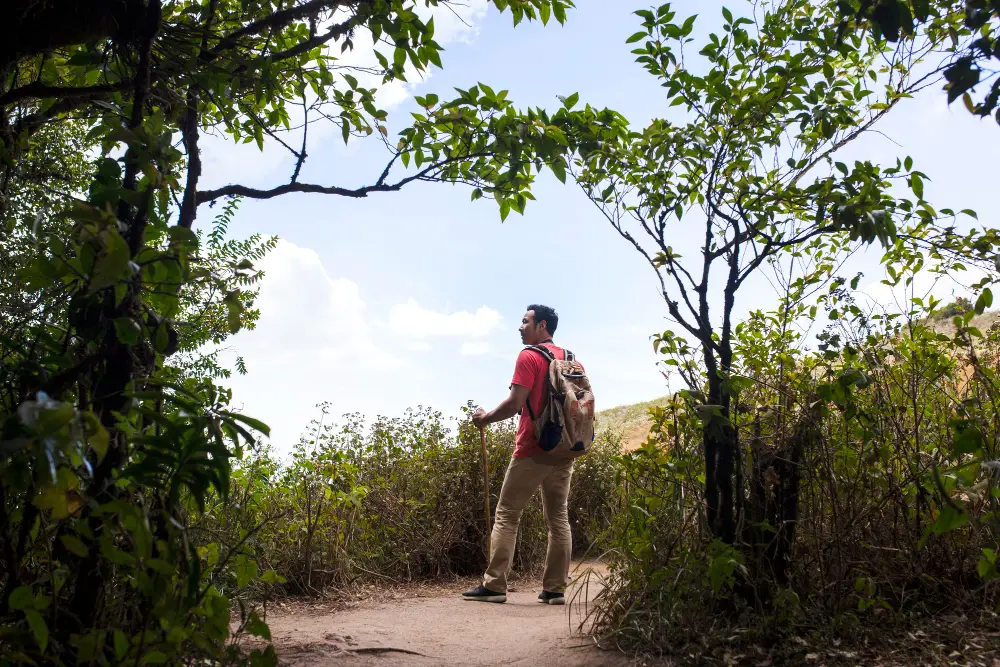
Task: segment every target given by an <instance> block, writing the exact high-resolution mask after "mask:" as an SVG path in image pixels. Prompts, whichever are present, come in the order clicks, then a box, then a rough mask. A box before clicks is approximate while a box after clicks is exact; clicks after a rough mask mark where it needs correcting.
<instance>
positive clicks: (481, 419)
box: [472, 384, 531, 428]
mask: <svg viewBox="0 0 1000 667" xmlns="http://www.w3.org/2000/svg"><path fill="white" fill-rule="evenodd" d="M530 391H531V390H530V389H528V388H527V387H522V386H521V385H519V384H512V385H511V386H510V396H508V397H507V398H505V399H504V400H503V401H502V402H501V403H500V405H498V406H497V407H496V409H495V410H493V411H492V412H486V410H483V409H482V408H480V409H478V410H476V411H475V412H474V413H472V423H473V424H475V425H476V426H478V427H479V428H483V427H485V426H486V425H487V424H492V423H493V422H502V421H503V420H505V419H510V418H511V417H513V416H514V415H516V414H517V413H518V412H520V411H521V408H523V407H524V402H525V401H527V400H528V393H529V392H530Z"/></svg>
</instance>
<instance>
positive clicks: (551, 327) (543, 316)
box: [527, 303, 559, 334]
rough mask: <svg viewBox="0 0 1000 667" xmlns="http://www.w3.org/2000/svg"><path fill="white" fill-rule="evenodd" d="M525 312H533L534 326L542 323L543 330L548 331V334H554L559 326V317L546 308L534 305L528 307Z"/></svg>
mask: <svg viewBox="0 0 1000 667" xmlns="http://www.w3.org/2000/svg"><path fill="white" fill-rule="evenodd" d="M527 310H533V311H535V324H538V323H539V322H542V321H544V322H545V328H546V329H548V331H549V333H550V334H554V333H555V332H556V327H558V326H559V315H558V314H557V313H556V311H554V310H553V309H551V308H549V307H548V306H542V305H540V304H536V303H533V304H531V305H530V306H528V308H527Z"/></svg>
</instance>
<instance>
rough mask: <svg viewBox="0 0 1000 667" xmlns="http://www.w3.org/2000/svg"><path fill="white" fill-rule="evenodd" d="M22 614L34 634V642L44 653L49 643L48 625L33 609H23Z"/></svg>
mask: <svg viewBox="0 0 1000 667" xmlns="http://www.w3.org/2000/svg"><path fill="white" fill-rule="evenodd" d="M24 616H25V618H27V619H28V627H30V628H31V634H32V635H34V636H35V643H36V644H38V648H40V649H41V650H42V652H43V653H44V652H45V649H46V648H48V645H49V626H48V625H46V623H45V619H44V618H42V615H41V614H39V613H38V612H37V611H35V610H34V609H28V610H25V612H24Z"/></svg>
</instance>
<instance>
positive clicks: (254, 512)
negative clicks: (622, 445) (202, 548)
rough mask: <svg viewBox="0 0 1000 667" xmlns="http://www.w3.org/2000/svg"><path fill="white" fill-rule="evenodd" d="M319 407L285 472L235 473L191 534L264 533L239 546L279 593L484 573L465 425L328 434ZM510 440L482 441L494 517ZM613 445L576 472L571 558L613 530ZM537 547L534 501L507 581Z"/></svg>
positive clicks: (417, 421) (436, 416)
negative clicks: (230, 491)
mask: <svg viewBox="0 0 1000 667" xmlns="http://www.w3.org/2000/svg"><path fill="white" fill-rule="evenodd" d="M321 407H322V416H321V418H320V419H318V420H315V421H314V422H313V427H312V430H311V433H310V434H309V437H307V438H303V440H302V441H300V443H299V444H298V445H297V446H296V448H295V450H294V452H293V454H292V457H291V460H290V461H288V462H287V463H286V464H284V465H279V464H278V463H277V462H275V461H274V460H273V459H272V458H271V457H270V456H267V455H264V456H254V457H252V458H249V457H248V458H247V459H245V460H244V461H242V462H241V463H240V464H239V465H238V467H237V468H236V469H235V470H234V472H233V482H232V486H233V488H234V489H239V490H238V491H236V492H235V494H236V496H237V498H236V501H235V502H227V503H224V502H218V503H217V504H213V505H212V506H210V507H209V509H208V511H207V512H206V514H205V515H204V516H203V517H202V519H201V521H200V522H199V524H198V525H197V527H196V529H195V530H196V533H197V534H199V535H204V536H205V538H204V539H209V537H210V536H216V537H213V538H212V539H217V536H219V535H227V534H229V535H228V537H227V538H226V540H224V541H232V540H235V539H236V538H237V534H238V533H239V532H240V531H248V530H251V529H252V528H253V527H254V526H258V525H259V526H261V528H260V529H259V530H257V531H256V532H255V533H254V534H253V536H252V538H251V539H250V540H248V541H247V542H246V545H245V547H246V549H247V550H248V551H249V552H250V553H252V559H253V560H254V561H255V562H257V563H260V567H261V568H265V567H266V568H270V569H273V570H274V571H275V572H276V573H278V574H280V575H281V576H282V578H284V579H286V580H287V585H286V586H284V587H283V588H282V591H281V592H282V593H285V594H309V595H311V594H316V593H322V592H328V591H330V590H331V589H333V590H336V589H345V588H348V587H350V586H351V585H352V584H354V583H356V582H359V581H362V582H373V583H381V584H387V583H398V582H402V581H413V580H418V579H425V578H437V577H448V576H454V575H462V576H468V575H479V574H482V572H483V570H484V568H485V567H486V561H485V555H486V554H485V550H486V549H485V545H486V525H485V517H484V516H483V511H482V494H483V489H482V482H481V480H482V468H481V466H482V454H481V449H480V443H479V432H478V429H476V428H475V427H474V426H472V424H471V422H468V421H463V422H459V423H457V424H456V427H457V428H456V430H455V432H454V433H450V432H449V431H447V430H446V429H445V427H444V424H443V423H442V421H441V415H440V413H437V412H434V411H432V410H430V409H426V408H420V409H417V410H415V411H414V410H410V411H407V412H406V414H405V415H403V416H402V417H396V418H386V417H380V418H378V419H376V420H375V421H374V422H373V423H372V424H370V425H366V424H365V423H364V422H363V420H362V419H361V417H360V416H359V415H345V417H344V421H343V423H341V424H339V425H335V424H331V423H328V421H327V420H328V416H329V415H328V409H329V407H328V406H326V405H323V406H321ZM514 430H515V429H514V427H513V425H512V424H511V423H510V422H505V423H502V424H499V425H497V426H495V427H493V428H491V429H490V430H489V433H488V437H487V451H488V456H489V466H490V496H491V498H492V504H493V508H494V509H495V506H496V502H497V499H498V498H499V495H500V488H501V485H502V483H503V473H504V471H505V469H506V464H507V461H508V460H509V458H510V453H511V451H512V450H513V445H514ZM616 443H617V440H614V439H609V438H603V439H602V441H601V442H599V443H598V444H597V446H596V447H595V451H594V452H592V453H591V454H590V455H588V456H587V457H584V458H583V459H581V460H580V461H578V462H577V464H576V465H575V471H574V480H573V486H572V490H571V500H570V522H571V524H572V526H573V540H574V551H575V553H577V554H583V553H586V552H588V551H590V552H591V553H593V552H594V551H595V550H599V548H600V546H599V541H600V539H601V538H603V535H604V532H605V531H606V530H607V528H608V526H609V525H610V522H611V517H612V516H613V513H614V508H615V506H616V503H617V498H618V491H619V487H618V485H617V473H618V469H617V466H616V465H615V462H614V456H615V455H617V453H618V449H617V447H616ZM220 500H221V499H220ZM230 533H231V534H230ZM545 545H546V537H545V528H544V523H543V520H542V513H541V504H540V502H539V499H538V498H537V497H536V498H534V499H533V500H532V501H531V502H530V503H529V505H528V507H527V508H526V509H525V513H524V516H523V517H522V521H521V526H520V529H519V532H518V544H517V549H516V552H515V557H514V567H515V570H516V571H517V572H520V573H532V572H534V571H535V570H536V568H537V566H539V565H540V564H541V563H542V561H543V559H544V555H545ZM260 594H261V595H262V596H267V595H275V594H278V591H270V592H269V591H266V590H261V591H260Z"/></svg>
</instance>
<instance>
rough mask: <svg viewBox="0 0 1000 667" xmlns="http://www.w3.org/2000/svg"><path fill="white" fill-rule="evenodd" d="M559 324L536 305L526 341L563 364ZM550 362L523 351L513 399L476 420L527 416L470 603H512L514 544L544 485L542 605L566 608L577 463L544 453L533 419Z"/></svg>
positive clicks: (524, 332)
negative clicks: (545, 543) (480, 579)
mask: <svg viewBox="0 0 1000 667" xmlns="http://www.w3.org/2000/svg"><path fill="white" fill-rule="evenodd" d="M558 325H559V316H558V315H557V314H556V311H554V310H552V308H549V307H548V306H542V305H537V304H533V305H530V306H528V310H527V312H526V313H525V314H524V317H523V318H521V328H520V332H521V342H522V343H524V344H525V345H526V346H527V345H542V346H545V347H546V348H548V349H549V351H551V352H552V353H553V355H555V357H556V358H557V359H565V358H566V352H565V350H563V349H562V348H560V347H557V346H556V345H555V343H553V342H552V335H553V334H554V333H555V332H556V327H557V326H558ZM548 368H549V362H548V360H547V359H546V358H545V357H544V356H542V354H541V353H539V352H537V351H535V350H527V349H525V350H521V353H520V354H519V355H518V357H517V363H516V364H515V367H514V379H513V381H512V382H511V386H510V395H509V396H507V398H506V399H504V400H503V402H501V403H500V405H498V406H497V407H496V408H495V409H493V410H491V411H490V412H486V411H485V410H482V409H480V410H477V411H476V412H475V414H473V415H472V421H473V423H475V424H476V426H479V427H480V428H482V427H484V426H486V425H487V424H492V423H494V422H499V421H503V420H505V419H509V418H510V417H513V416H514V415H516V414H517V413H518V412H520V413H521V421H520V422H519V423H518V427H517V436H516V439H515V444H514V455H513V457H512V458H511V460H510V464H509V465H508V466H507V474H506V475H505V476H504V480H503V488H502V489H501V491H500V501H499V503H498V504H497V509H496V517H495V520H494V522H493V536H492V551H491V553H490V560H489V565H488V567H487V568H486V574H485V576H484V578H483V583H482V584H481V585H479V586H478V587H476V588H474V589H472V590H471V591H466V592H465V593H463V594H462V595H463V597H464V598H465V599H467V600H479V601H483V602H506V601H507V571H508V570H509V569H510V565H511V561H512V559H513V557H514V543H515V540H516V538H517V525H518V523H519V522H520V520H521V512H522V511H524V507H525V505H527V504H528V501H529V500H531V497H532V496H533V495H534V494H535V491H536V490H537V489H538V487H539V486H541V488H542V510H543V515H544V517H545V527H546V529H547V530H548V535H549V539H548V548H547V549H546V552H545V572H544V574H543V576H542V592H541V593H540V594H539V596H538V601H539V602H542V603H544V604H563V603H564V601H565V598H564V593H563V591H564V590H565V588H566V585H567V584H568V583H569V565H570V555H571V553H572V550H573V542H572V535H571V533H570V527H569V513H568V510H567V507H566V501H567V498H568V497H569V484H570V478H571V477H572V475H573V460H572V459H566V458H561V457H556V456H553V455H552V454H549V453H547V452H544V451H543V450H542V448H541V447H540V446H539V444H538V438H537V437H536V436H535V429H534V426H533V424H532V420H531V415H538V414H541V412H542V409H543V408H544V407H545V401H546V400H547V393H546V382H547V377H548Z"/></svg>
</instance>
